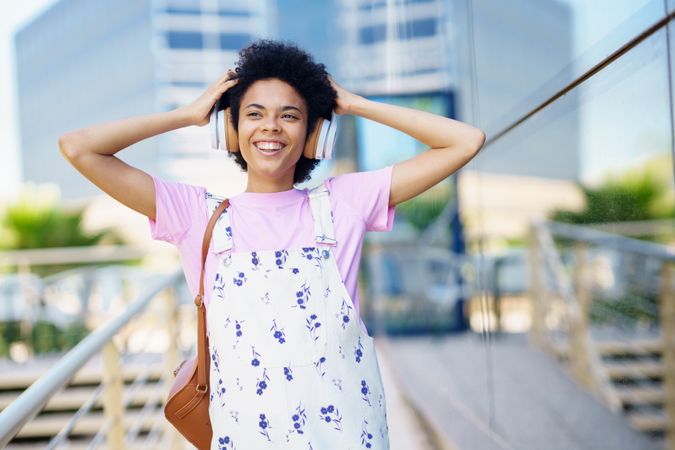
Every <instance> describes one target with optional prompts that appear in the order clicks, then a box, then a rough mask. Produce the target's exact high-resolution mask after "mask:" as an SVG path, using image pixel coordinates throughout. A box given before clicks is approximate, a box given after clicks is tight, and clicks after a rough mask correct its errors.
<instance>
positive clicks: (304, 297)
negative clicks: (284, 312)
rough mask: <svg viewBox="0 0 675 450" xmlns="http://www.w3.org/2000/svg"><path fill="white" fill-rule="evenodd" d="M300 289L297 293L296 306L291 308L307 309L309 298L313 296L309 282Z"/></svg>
mask: <svg viewBox="0 0 675 450" xmlns="http://www.w3.org/2000/svg"><path fill="white" fill-rule="evenodd" d="M300 288H301V290H299V291H296V293H295V303H296V304H295V305H292V306H291V308H300V309H307V303H308V302H309V296H310V295H311V292H310V290H309V286H307V282H306V281H305V282H304V283H303V284H302V286H300Z"/></svg>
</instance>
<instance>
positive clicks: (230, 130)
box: [221, 108, 239, 153]
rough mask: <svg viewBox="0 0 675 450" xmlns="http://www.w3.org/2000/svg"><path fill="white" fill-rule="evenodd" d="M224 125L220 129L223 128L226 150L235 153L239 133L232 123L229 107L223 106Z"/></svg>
mask: <svg viewBox="0 0 675 450" xmlns="http://www.w3.org/2000/svg"><path fill="white" fill-rule="evenodd" d="M222 115H223V117H224V122H225V123H224V126H223V128H221V129H224V130H225V139H224V141H225V145H226V146H227V151H229V152H230V153H237V152H238V151H239V135H238V134H237V131H236V130H235V129H234V125H232V116H231V114H230V108H225V111H224V114H222Z"/></svg>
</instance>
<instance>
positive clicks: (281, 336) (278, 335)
mask: <svg viewBox="0 0 675 450" xmlns="http://www.w3.org/2000/svg"><path fill="white" fill-rule="evenodd" d="M270 331H273V332H274V339H277V340H278V341H279V343H280V344H283V343H284V342H286V334H285V333H284V329H283V328H282V329H280V330H279V329H277V321H276V320H272V328H270Z"/></svg>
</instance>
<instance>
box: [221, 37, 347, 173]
mask: <svg viewBox="0 0 675 450" xmlns="http://www.w3.org/2000/svg"><path fill="white" fill-rule="evenodd" d="M235 71H236V73H237V77H238V78H239V82H238V83H237V84H236V85H235V86H233V87H232V88H230V90H229V91H228V95H229V100H230V111H231V112H232V114H231V119H232V125H233V126H234V129H235V130H238V126H239V107H240V105H241V99H242V98H243V97H244V94H245V93H246V91H247V90H248V88H249V87H250V86H251V85H252V84H253V83H255V82H256V81H258V80H263V79H269V78H278V79H280V80H282V81H284V82H286V83H288V84H289V85H291V86H292V87H293V88H294V89H295V90H296V91H297V92H298V94H300V96H301V97H302V98H303V99H304V100H305V102H306V103H307V110H308V111H307V134H306V136H305V137H307V136H309V133H310V132H311V130H312V129H314V126H315V124H316V121H317V119H318V118H319V117H323V118H325V119H330V118H331V112H332V111H333V109H334V108H335V105H336V98H337V92H335V89H333V87H332V86H331V84H330V81H329V80H328V73H327V72H326V66H325V65H324V64H320V63H316V62H314V59H313V58H312V56H311V55H310V54H308V53H307V52H305V51H304V50H302V49H300V48H299V47H297V46H296V45H295V44H292V43H289V42H281V41H273V40H268V39H262V40H258V41H256V42H253V43H252V44H250V45H248V46H247V47H245V48H243V49H241V50H240V51H239V61H237V63H236V68H235ZM229 155H230V156H232V157H233V158H234V160H235V161H236V162H237V164H239V166H240V167H241V168H242V170H244V171H246V170H247V169H248V164H247V163H246V160H244V158H243V157H242V156H241V152H236V153H229ZM318 164H319V160H316V159H309V158H306V157H305V156H304V155H300V160H299V161H298V163H297V164H296V166H295V173H294V175H293V183H294V184H297V183H302V182H303V181H307V180H309V179H311V177H310V173H311V172H312V170H313V169H314V168H315V167H316V166H317V165H318Z"/></svg>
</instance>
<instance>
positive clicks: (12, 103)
mask: <svg viewBox="0 0 675 450" xmlns="http://www.w3.org/2000/svg"><path fill="white" fill-rule="evenodd" d="M55 1H56V0H21V1H19V2H14V1H13V2H3V5H2V14H0V98H1V99H2V101H0V199H1V198H8V197H9V198H11V197H14V196H15V195H16V194H18V189H19V180H20V172H21V171H20V166H19V152H18V148H19V141H18V139H19V138H18V125H19V124H18V123H17V118H16V102H17V99H16V80H15V67H14V45H13V39H12V37H13V35H14V33H15V32H16V31H17V30H18V29H19V28H20V27H21V26H22V25H23V24H25V23H26V22H27V21H29V20H30V19H32V18H33V17H35V16H36V15H37V14H39V13H41V12H42V11H44V10H45V9H46V8H48V7H49V6H50V5H52V4H53V3H55Z"/></svg>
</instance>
